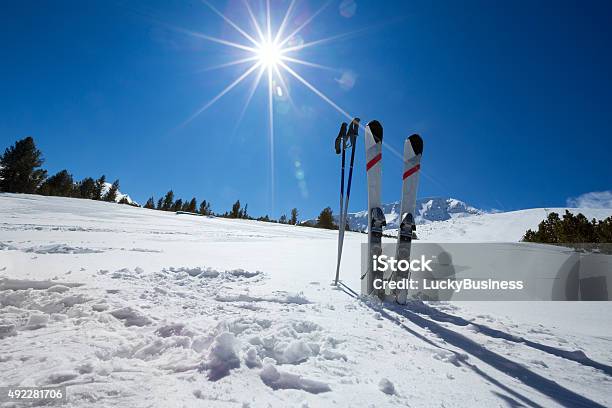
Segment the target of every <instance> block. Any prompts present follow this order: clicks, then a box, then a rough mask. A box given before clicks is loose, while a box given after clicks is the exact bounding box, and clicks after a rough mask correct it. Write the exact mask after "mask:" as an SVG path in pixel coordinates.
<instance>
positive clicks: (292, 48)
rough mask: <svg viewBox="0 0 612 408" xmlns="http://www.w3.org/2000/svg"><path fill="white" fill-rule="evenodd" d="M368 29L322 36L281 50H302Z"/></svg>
mask: <svg viewBox="0 0 612 408" xmlns="http://www.w3.org/2000/svg"><path fill="white" fill-rule="evenodd" d="M368 29H369V28H368V27H366V28H360V29H359V30H354V31H350V32H348V33H342V34H337V35H332V36H330V37H326V38H322V39H320V40H315V41H311V42H307V43H304V44H300V45H295V46H293V47H288V48H283V52H294V51H300V50H303V49H304V48H308V47H312V46H314V45H321V44H324V43H328V42H332V41H336V40H340V39H343V38H348V37H350V36H352V35H356V34H359V33H361V32H362V31H366V30H368Z"/></svg>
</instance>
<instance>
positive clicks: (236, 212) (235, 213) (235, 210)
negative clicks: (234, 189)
mask: <svg viewBox="0 0 612 408" xmlns="http://www.w3.org/2000/svg"><path fill="white" fill-rule="evenodd" d="M241 215H242V212H241V211H240V200H237V201H236V202H235V203H234V205H232V211H230V213H229V218H240V216H241Z"/></svg>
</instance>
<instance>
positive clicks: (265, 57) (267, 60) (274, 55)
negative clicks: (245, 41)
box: [256, 41, 283, 68]
mask: <svg viewBox="0 0 612 408" xmlns="http://www.w3.org/2000/svg"><path fill="white" fill-rule="evenodd" d="M256 56H257V59H258V60H259V62H260V63H261V65H262V66H264V67H267V68H275V67H276V66H277V65H278V64H279V63H280V62H281V59H282V56H283V50H282V49H281V48H280V47H279V46H278V44H276V43H275V42H274V41H266V42H262V43H261V44H260V45H259V47H258V48H257V52H256Z"/></svg>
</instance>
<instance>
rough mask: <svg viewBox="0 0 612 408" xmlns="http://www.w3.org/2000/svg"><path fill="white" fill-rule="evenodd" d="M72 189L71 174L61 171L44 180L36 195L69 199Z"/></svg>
mask: <svg viewBox="0 0 612 408" xmlns="http://www.w3.org/2000/svg"><path fill="white" fill-rule="evenodd" d="M73 189H74V181H73V180H72V174H70V173H68V170H62V171H59V172H57V173H56V174H54V175H53V176H51V177H49V178H48V179H47V180H45V182H44V183H42V185H41V186H40V188H39V189H38V194H42V195H47V196H60V197H70V196H71V195H72V191H73Z"/></svg>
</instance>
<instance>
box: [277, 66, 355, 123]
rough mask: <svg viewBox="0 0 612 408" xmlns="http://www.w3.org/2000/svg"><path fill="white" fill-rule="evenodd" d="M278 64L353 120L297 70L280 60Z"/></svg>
mask: <svg viewBox="0 0 612 408" xmlns="http://www.w3.org/2000/svg"><path fill="white" fill-rule="evenodd" d="M280 65H281V66H282V67H283V68H285V69H286V70H287V72H289V73H290V74H291V75H293V77H294V78H295V79H297V80H298V81H300V82H301V83H302V84H303V85H304V86H306V87H307V88H308V89H310V90H311V91H312V92H314V93H315V94H316V95H318V96H319V97H320V98H321V99H323V100H324V101H325V102H327V103H328V104H330V105H331V106H332V107H333V108H334V109H335V110H337V111H338V112H340V113H341V114H342V115H344V117H346V118H348V119H349V120H353V117H352V116H351V115H350V114H349V113H348V112H346V111H345V110H344V109H342V108H341V107H340V106H338V105H337V104H336V103H335V102H334V101H332V100H331V99H329V98H328V97H327V96H326V95H325V94H324V93H323V92H321V91H319V90H318V89H317V88H315V87H314V85H311V84H310V82H308V81H307V80H305V79H304V78H302V77H301V76H300V74H298V73H297V72H295V71H294V70H293V69H291V67H289V66H288V65H287V64H285V63H284V62H282V61H281V62H280Z"/></svg>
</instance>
